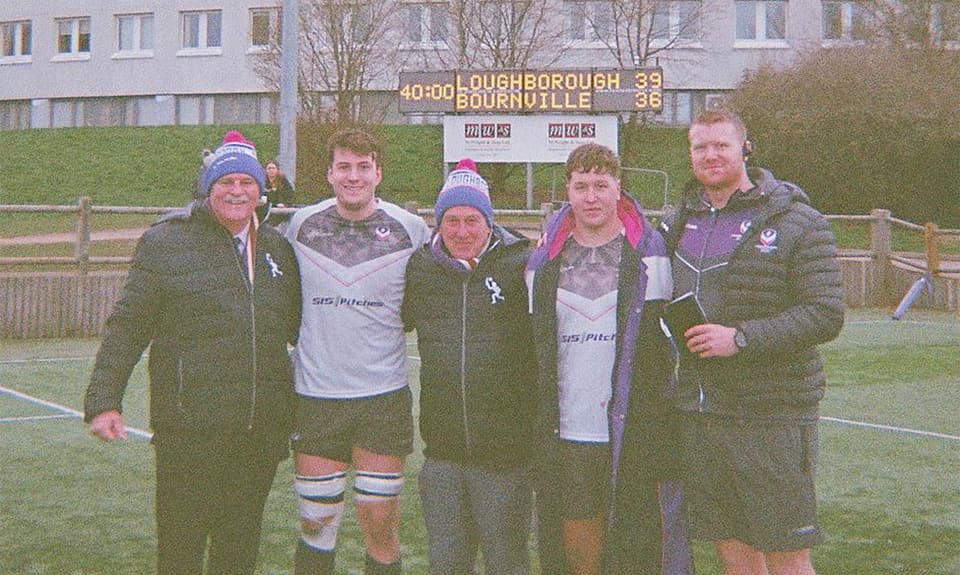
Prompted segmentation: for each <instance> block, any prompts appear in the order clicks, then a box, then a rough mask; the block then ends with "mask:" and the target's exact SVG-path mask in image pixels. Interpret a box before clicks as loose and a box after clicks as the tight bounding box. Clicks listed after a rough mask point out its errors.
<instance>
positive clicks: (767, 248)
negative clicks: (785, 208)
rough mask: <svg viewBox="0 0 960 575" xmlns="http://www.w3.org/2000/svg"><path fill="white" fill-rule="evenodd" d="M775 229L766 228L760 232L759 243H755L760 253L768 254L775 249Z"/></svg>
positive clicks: (776, 236) (776, 237)
mask: <svg viewBox="0 0 960 575" xmlns="http://www.w3.org/2000/svg"><path fill="white" fill-rule="evenodd" d="M778 237H779V236H778V235H777V230H775V229H773V228H766V229H765V230H763V231H762V232H760V238H759V239H760V243H758V244H757V251H758V252H760V253H761V254H770V253H773V252H775V251H777V245H776V244H777V239H778Z"/></svg>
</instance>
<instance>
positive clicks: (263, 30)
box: [250, 8, 282, 48]
mask: <svg viewBox="0 0 960 575" xmlns="http://www.w3.org/2000/svg"><path fill="white" fill-rule="evenodd" d="M280 24H281V20H280V9H279V8H252V9H250V45H251V46H253V47H255V48H268V47H270V46H271V45H274V46H276V45H279V44H280V38H281V36H282V30H281V26H280Z"/></svg>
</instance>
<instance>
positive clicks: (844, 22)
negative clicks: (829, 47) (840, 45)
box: [823, 0, 869, 41]
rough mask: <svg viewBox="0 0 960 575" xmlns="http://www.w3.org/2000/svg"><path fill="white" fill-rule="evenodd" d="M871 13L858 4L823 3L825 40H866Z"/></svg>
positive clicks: (829, 0)
mask: <svg viewBox="0 0 960 575" xmlns="http://www.w3.org/2000/svg"><path fill="white" fill-rule="evenodd" d="M868 18H869V12H868V11H867V9H866V8H865V7H864V6H863V5H862V4H859V3H857V2H849V1H847V2H838V1H834V0H828V1H826V2H824V3H823V39H824V40H828V41H839V40H847V41H849V40H866V39H867V37H868V35H869V33H868V22H867V20H868Z"/></svg>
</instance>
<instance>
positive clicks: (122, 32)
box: [117, 14, 153, 52]
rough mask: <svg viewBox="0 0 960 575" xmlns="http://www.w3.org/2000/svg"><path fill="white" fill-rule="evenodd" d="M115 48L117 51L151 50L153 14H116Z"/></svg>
mask: <svg viewBox="0 0 960 575" xmlns="http://www.w3.org/2000/svg"><path fill="white" fill-rule="evenodd" d="M117 50H118V51H119V52H149V51H150V50H153V14H120V15H118V16H117Z"/></svg>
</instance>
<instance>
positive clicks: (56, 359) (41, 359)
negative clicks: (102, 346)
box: [0, 357, 94, 365]
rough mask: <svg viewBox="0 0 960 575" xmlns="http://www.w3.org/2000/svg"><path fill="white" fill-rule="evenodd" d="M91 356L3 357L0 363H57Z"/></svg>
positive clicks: (87, 358) (87, 359)
mask: <svg viewBox="0 0 960 575" xmlns="http://www.w3.org/2000/svg"><path fill="white" fill-rule="evenodd" d="M92 359H94V358H92V357H38V358H33V359H5V360H0V365H21V364H24V363H59V362H62V361H89V360H92Z"/></svg>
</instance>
